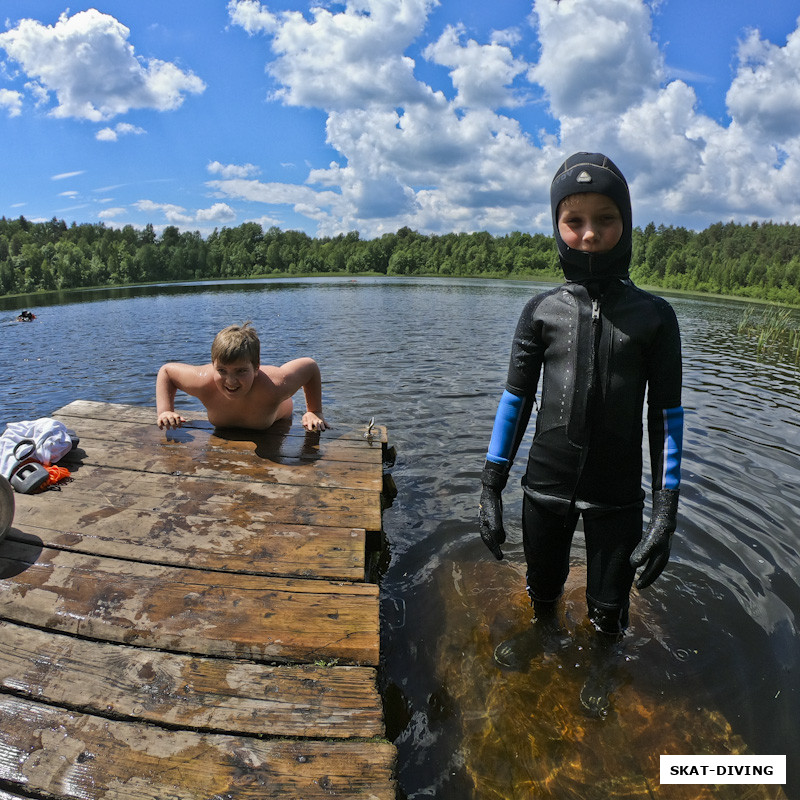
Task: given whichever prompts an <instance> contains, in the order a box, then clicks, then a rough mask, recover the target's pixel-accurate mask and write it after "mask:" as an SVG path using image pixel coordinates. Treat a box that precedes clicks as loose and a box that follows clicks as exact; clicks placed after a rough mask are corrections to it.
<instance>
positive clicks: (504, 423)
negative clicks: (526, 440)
mask: <svg viewBox="0 0 800 800" xmlns="http://www.w3.org/2000/svg"><path fill="white" fill-rule="evenodd" d="M532 407H533V399H532V398H528V397H524V396H519V395H515V394H512V393H511V392H509V391H508V389H506V390H505V391H504V392H503V396H502V397H501V398H500V405H499V406H498V407H497V413H496V414H495V418H494V427H493V428H492V439H491V441H490V442H489V451H488V453H487V454H486V460H487V461H491V462H492V463H494V464H501V465H503V466H508V467H509V468H510V467H511V464H512V463H513V461H514V456H515V455H516V454H517V448H518V447H519V443H520V441H521V440H522V437H523V435H524V434H525V428H526V427H527V426H528V420H529V419H530V416H531V408H532Z"/></svg>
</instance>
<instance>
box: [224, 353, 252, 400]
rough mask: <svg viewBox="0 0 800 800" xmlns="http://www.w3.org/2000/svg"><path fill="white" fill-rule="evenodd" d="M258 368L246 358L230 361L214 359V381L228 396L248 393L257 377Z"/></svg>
mask: <svg viewBox="0 0 800 800" xmlns="http://www.w3.org/2000/svg"><path fill="white" fill-rule="evenodd" d="M256 373H257V370H256V368H255V367H254V366H253V364H252V362H250V361H249V360H248V359H246V358H241V359H239V360H238V361H232V362H230V363H222V362H221V361H219V360H216V361H214V383H215V384H216V386H217V388H218V389H219V390H220V392H222V394H223V395H225V396H226V397H234V396H236V395H245V394H247V393H248V392H249V391H250V389H251V387H252V386H253V381H254V380H255V379H256Z"/></svg>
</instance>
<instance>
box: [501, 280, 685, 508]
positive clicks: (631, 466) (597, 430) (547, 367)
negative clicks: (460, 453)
mask: <svg viewBox="0 0 800 800" xmlns="http://www.w3.org/2000/svg"><path fill="white" fill-rule="evenodd" d="M590 288H593V287H589V288H587V286H586V285H584V284H582V283H565V284H564V285H562V286H559V287H558V288H556V289H553V290H551V291H549V292H545V293H543V294H540V295H538V296H536V297H534V298H533V299H531V300H530V301H529V302H528V303H527V305H526V306H525V308H524V310H523V312H522V315H521V316H520V319H519V323H518V325H517V329H516V332H515V334H514V341H513V345H512V350H511V362H510V365H509V369H508V378H507V381H506V387H505V391H504V393H503V397H502V399H501V401H500V407H499V408H498V412H497V415H496V418H495V426H494V430H493V433H492V439H491V442H490V444H489V451H488V454H487V459H488V460H489V461H492V462H494V463H496V464H500V465H504V466H505V465H509V466H510V464H511V462H512V461H513V460H514V456H515V454H516V450H517V448H518V446H519V442H520V439H521V437H522V434H523V433H524V431H525V428H526V426H527V423H528V418H529V417H530V414H531V409H532V406H533V402H534V398H535V395H536V390H537V386H538V383H539V377H540V375H541V376H542V392H541V409H540V410H539V412H538V414H537V416H536V430H535V434H534V439H533V444H532V446H531V450H530V455H529V457H528V468H527V472H526V474H525V478H524V480H523V486H524V488H525V493H526V494H527V495H528V496H529V497H531V499H533V500H536V501H537V502H539V503H541V504H542V505H544V506H546V507H547V508H549V509H550V510H552V511H555V512H557V513H561V514H565V513H567V512H568V511H570V510H571V507H572V506H573V505H574V508H575V509H576V510H580V511H586V512H592V511H595V512H603V511H610V510H613V509H616V508H621V507H625V506H630V505H635V504H639V505H641V504H642V499H643V497H644V492H643V491H642V487H641V482H642V411H643V404H644V399H645V391H647V399H648V416H647V420H648V433H649V440H650V459H651V464H652V467H653V481H652V483H653V487H654V488H656V489H662V488H664V489H676V488H677V487H678V484H679V481H680V455H681V438H682V437H681V430H682V422H683V409H682V408H681V349H680V333H679V330H678V323H677V320H676V318H675V313H674V311H673V310H672V307H671V306H670V305H669V304H668V303H667V302H666V301H665V300H663V299H662V298H660V297H656V296H655V295H651V294H649V293H647V292H644V291H642V290H641V289H638V288H637V287H635V286H634V285H633V284H632V283H631V282H630V281H627V280H619V279H613V280H611V281H608V282H605V285H604V291H603V292H602V294H599V293H597V292H592V293H591V294H590ZM593 294H594V295H595V296H592V295H593ZM543 368H544V369H543Z"/></svg>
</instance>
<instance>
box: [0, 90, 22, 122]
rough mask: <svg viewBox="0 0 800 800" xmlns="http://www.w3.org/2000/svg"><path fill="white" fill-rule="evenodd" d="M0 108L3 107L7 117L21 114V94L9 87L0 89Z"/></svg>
mask: <svg viewBox="0 0 800 800" xmlns="http://www.w3.org/2000/svg"><path fill="white" fill-rule="evenodd" d="M0 108H4V109H5V110H6V112H7V113H8V116H9V117H18V116H19V115H20V114H22V95H21V94H20V93H19V92H14V91H12V90H11V89H0Z"/></svg>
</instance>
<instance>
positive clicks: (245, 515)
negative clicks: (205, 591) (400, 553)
mask: <svg viewBox="0 0 800 800" xmlns="http://www.w3.org/2000/svg"><path fill="white" fill-rule="evenodd" d="M72 477H73V481H72V482H70V483H68V484H66V485H65V486H64V489H63V491H62V492H61V493H59V494H55V493H53V492H46V493H44V494H43V495H41V497H43V498H47V501H48V502H52V503H53V504H54V505H55V504H57V502H58V497H60V496H61V495H64V494H68V495H70V496H75V497H78V496H80V497H82V498H84V499H86V500H87V502H88V501H91V500H92V499H93V500H94V502H95V503H97V504H98V505H99V506H105V505H108V506H111V507H114V508H133V509H139V510H144V511H148V510H149V511H156V512H172V513H175V514H187V515H192V514H204V515H211V516H216V517H218V518H220V519H227V520H230V521H234V520H235V521H236V522H237V523H238V524H242V525H249V524H251V523H253V522H254V521H256V520H260V521H263V522H281V523H289V524H298V525H330V526H334V527H341V528H351V527H352V528H365V529H366V530H368V531H378V530H380V529H381V506H380V495H379V494H378V493H377V492H373V491H365V490H361V489H340V488H332V489H323V488H319V487H315V486H289V485H287V484H275V483H262V482H259V481H254V482H244V481H229V480H211V479H208V478H197V477H194V476H186V475H159V474H155V473H148V472H138V471H136V470H120V469H113V468H110V467H94V466H90V465H79V466H77V467H76V466H74V465H73V467H72Z"/></svg>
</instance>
